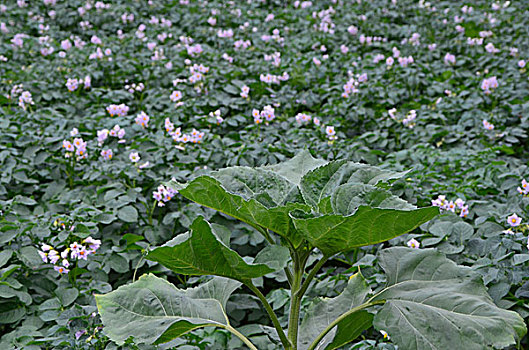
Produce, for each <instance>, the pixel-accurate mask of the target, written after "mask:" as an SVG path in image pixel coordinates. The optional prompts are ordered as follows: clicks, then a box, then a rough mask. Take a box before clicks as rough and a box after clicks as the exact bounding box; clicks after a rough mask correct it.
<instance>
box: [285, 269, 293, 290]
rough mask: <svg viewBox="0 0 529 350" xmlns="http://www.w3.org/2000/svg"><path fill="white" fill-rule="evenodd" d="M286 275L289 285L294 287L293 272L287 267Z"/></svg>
mask: <svg viewBox="0 0 529 350" xmlns="http://www.w3.org/2000/svg"><path fill="white" fill-rule="evenodd" d="M285 275H287V280H288V284H289V285H290V286H292V278H293V277H292V272H291V271H290V269H289V268H288V267H285Z"/></svg>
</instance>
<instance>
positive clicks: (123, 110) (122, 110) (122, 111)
mask: <svg viewBox="0 0 529 350" xmlns="http://www.w3.org/2000/svg"><path fill="white" fill-rule="evenodd" d="M107 112H108V114H110V116H111V117H113V116H115V115H116V116H118V117H124V116H126V115H127V113H128V112H129V107H128V106H127V105H126V104H124V103H122V104H119V105H115V104H111V105H110V106H108V107H107Z"/></svg>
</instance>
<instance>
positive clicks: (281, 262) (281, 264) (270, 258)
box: [254, 244, 290, 271]
mask: <svg viewBox="0 0 529 350" xmlns="http://www.w3.org/2000/svg"><path fill="white" fill-rule="evenodd" d="M289 260H290V251H289V250H288V248H287V247H284V246H281V245H276V244H274V245H267V246H266V247H264V248H263V249H262V250H261V251H260V252H259V253H257V255H256V256H255V260H254V264H265V265H267V266H268V267H270V268H271V269H273V270H274V271H277V270H281V269H283V268H285V267H286V266H287V264H288V261H289Z"/></svg>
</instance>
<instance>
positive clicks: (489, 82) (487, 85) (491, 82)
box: [481, 77, 498, 95]
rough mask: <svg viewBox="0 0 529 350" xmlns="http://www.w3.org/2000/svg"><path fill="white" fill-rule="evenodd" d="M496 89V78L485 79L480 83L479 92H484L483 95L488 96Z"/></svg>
mask: <svg viewBox="0 0 529 350" xmlns="http://www.w3.org/2000/svg"><path fill="white" fill-rule="evenodd" d="M497 87H498V79H496V77H490V78H486V79H484V80H483V81H482V82H481V90H483V92H485V94H487V95H488V94H490V93H492V91H493V90H494V89H496V88H497Z"/></svg>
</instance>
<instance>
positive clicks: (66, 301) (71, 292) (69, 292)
mask: <svg viewBox="0 0 529 350" xmlns="http://www.w3.org/2000/svg"><path fill="white" fill-rule="evenodd" d="M55 294H57V296H58V297H59V299H60V301H61V303H62V305H63V306H68V305H70V304H71V303H73V302H74V301H75V299H77V297H78V296H79V291H78V290H77V289H75V288H59V289H57V291H56V292H55Z"/></svg>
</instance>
